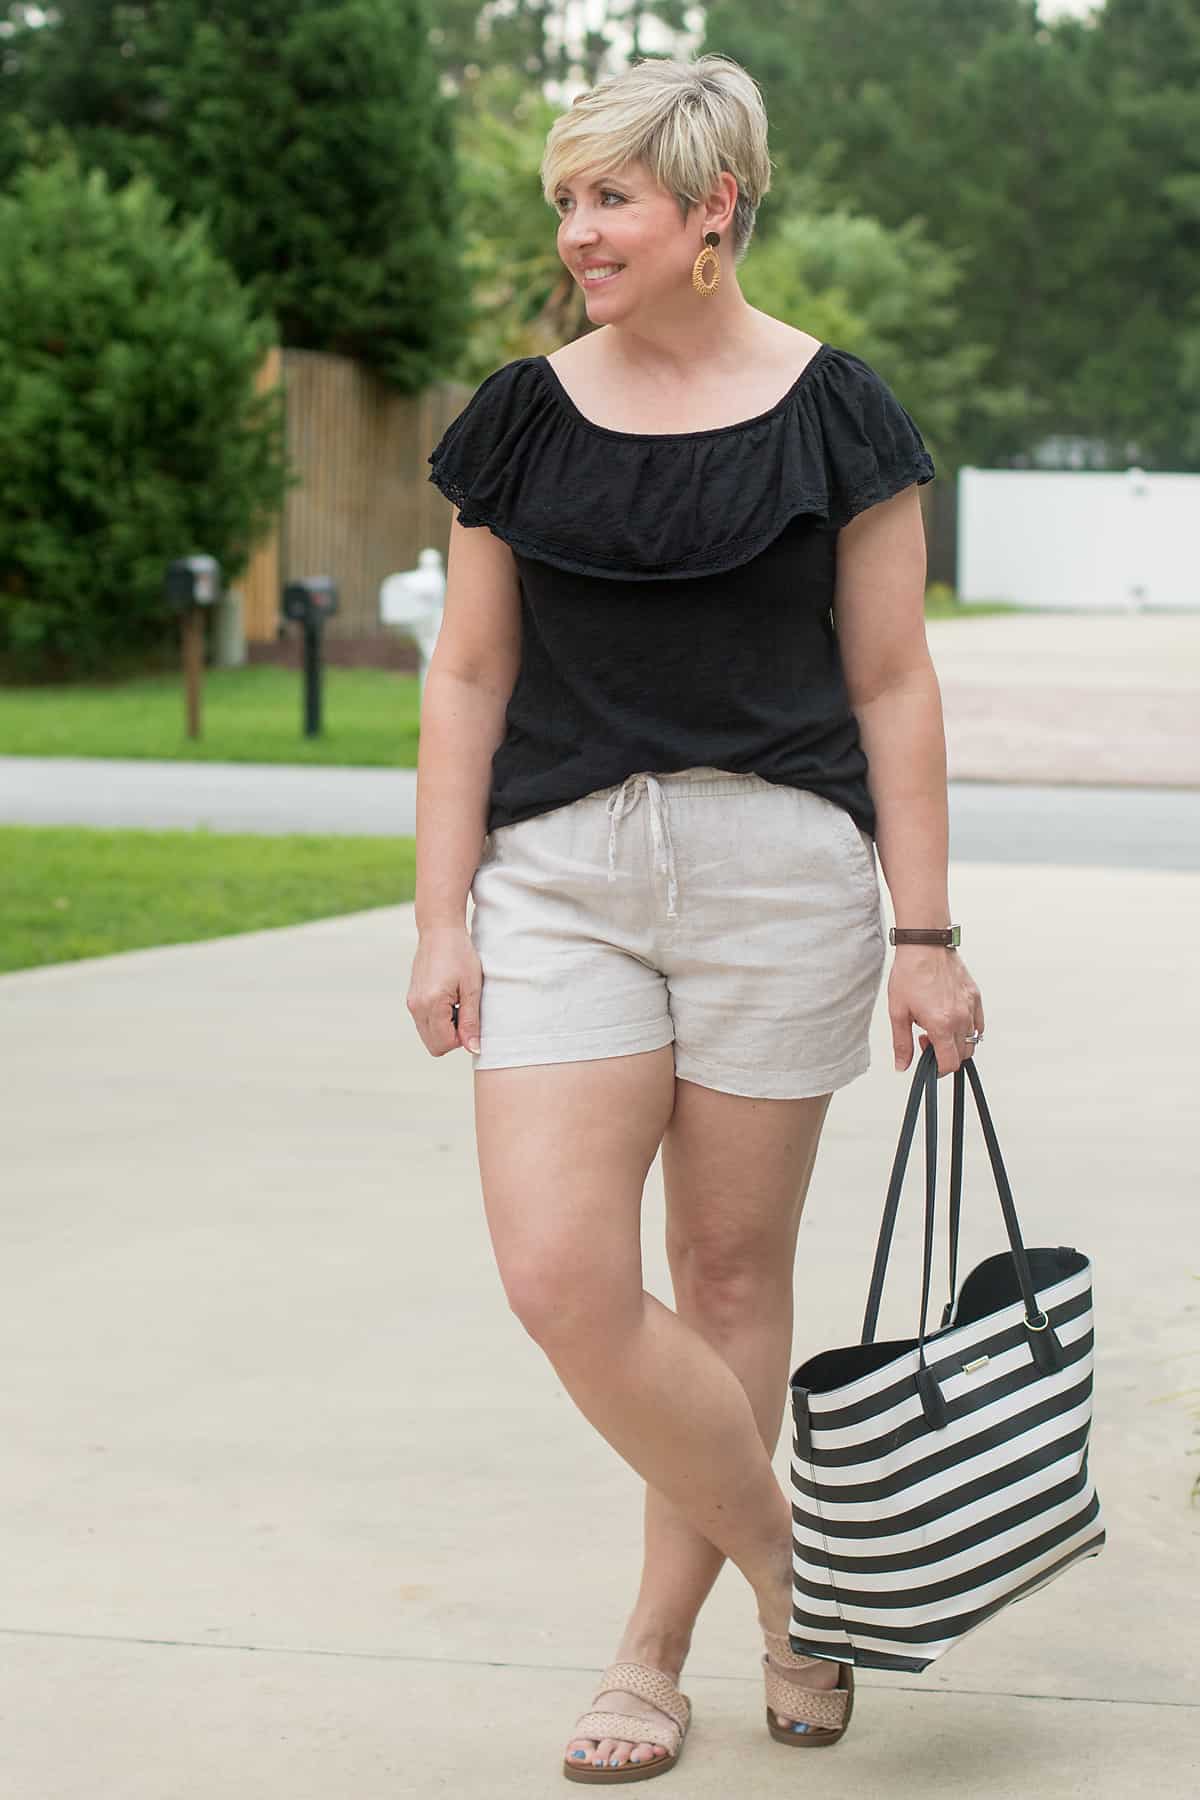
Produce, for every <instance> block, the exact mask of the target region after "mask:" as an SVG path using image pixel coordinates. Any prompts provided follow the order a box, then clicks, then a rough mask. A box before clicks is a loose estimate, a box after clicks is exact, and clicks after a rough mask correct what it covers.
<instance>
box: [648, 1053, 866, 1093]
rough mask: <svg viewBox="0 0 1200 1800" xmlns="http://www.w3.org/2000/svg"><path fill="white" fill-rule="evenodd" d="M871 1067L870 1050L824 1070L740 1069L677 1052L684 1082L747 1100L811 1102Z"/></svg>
mask: <svg viewBox="0 0 1200 1800" xmlns="http://www.w3.org/2000/svg"><path fill="white" fill-rule="evenodd" d="M870 1066H871V1052H870V1050H869V1049H863V1050H860V1051H856V1052H855V1054H854V1055H853V1056H846V1057H843V1058H842V1060H841V1062H839V1063H834V1064H833V1065H832V1066H831V1067H829V1068H825V1069H807V1070H799V1071H798V1070H796V1069H739V1068H733V1067H731V1066H730V1065H729V1064H727V1063H726V1064H717V1063H712V1062H705V1060H704V1059H703V1058H702V1057H698V1056H689V1055H686V1054H684V1055H682V1056H681V1055H680V1054H679V1053H678V1051H676V1056H675V1074H676V1077H677V1078H678V1079H679V1080H681V1081H695V1082H696V1083H698V1085H699V1086H701V1087H710V1088H715V1089H716V1090H717V1092H718V1093H721V1094H740V1095H742V1096H743V1097H744V1098H745V1099H747V1100H811V1099H814V1098H815V1097H816V1096H817V1095H818V1094H831V1093H833V1092H834V1091H835V1089H837V1088H840V1087H845V1086H846V1084H847V1083H848V1082H851V1081H855V1080H857V1078H858V1077H859V1076H860V1075H865V1074H866V1072H867V1070H868V1069H869V1068H870Z"/></svg>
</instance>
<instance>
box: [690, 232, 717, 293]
mask: <svg viewBox="0 0 1200 1800" xmlns="http://www.w3.org/2000/svg"><path fill="white" fill-rule="evenodd" d="M720 241H721V237H720V233H719V232H716V231H706V232H705V234H704V248H703V250H702V251H701V252H700V254H699V256H698V257H697V258H696V260H695V262H694V263H693V264H692V286H693V287H694V288H695V290H696V292H697V293H698V294H715V293H716V291H717V285H718V283H719V282H720V279H721V259H720V257H719V256H718V255H717V245H718V244H719V243H720ZM710 258H711V260H712V280H711V281H710V282H708V283H706V282H705V280H704V264H705V262H706V261H707V260H708V259H710Z"/></svg>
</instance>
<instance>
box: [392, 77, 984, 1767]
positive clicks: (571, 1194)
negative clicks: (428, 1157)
mask: <svg viewBox="0 0 1200 1800" xmlns="http://www.w3.org/2000/svg"><path fill="white" fill-rule="evenodd" d="M769 171H770V164H769V158H768V155H767V144H766V121H765V118H764V115H763V110H762V104H761V98H760V95H759V91H758V89H757V87H756V85H755V83H754V82H753V81H752V80H751V78H750V77H749V76H748V75H747V73H746V72H745V71H744V70H743V69H742V68H740V67H739V65H737V64H736V63H733V62H731V61H729V60H728V59H726V58H724V57H718V56H705V57H701V58H700V59H699V60H698V61H696V62H694V63H691V64H686V63H680V62H676V61H673V60H670V59H651V60H646V61H642V62H639V63H637V64H635V65H634V66H632V67H631V68H629V69H627V70H626V71H624V72H623V73H621V74H620V75H618V76H616V77H615V78H613V79H611V80H608V81H606V82H604V83H602V84H601V85H600V86H599V87H597V88H596V89H594V90H593V91H591V92H590V93H586V94H583V95H581V96H580V97H579V98H578V99H577V100H576V101H575V103H574V104H573V106H572V107H571V108H570V109H569V110H568V111H567V112H566V113H564V114H563V115H562V116H561V117H560V118H558V119H557V120H556V121H555V123H554V125H553V127H552V128H551V131H550V133H549V136H548V140H547V145H546V154H545V158H544V162H543V168H542V176H543V183H544V192H545V196H546V198H547V200H548V201H549V202H550V204H551V205H552V206H554V207H555V209H556V211H557V212H558V213H559V216H560V223H559V226H558V251H559V255H560V256H561V258H562V260H563V262H564V264H565V265H566V267H567V268H568V270H569V271H570V272H571V274H572V276H573V277H574V279H575V280H577V281H578V282H579V283H580V285H581V287H582V289H583V292H584V294H585V296H586V305H587V309H588V316H589V319H590V321H591V325H592V327H593V329H592V330H591V331H589V332H588V333H587V334H586V335H584V336H583V337H581V338H579V339H578V340H577V341H576V342H574V343H571V344H568V345H565V346H564V347H563V348H562V349H560V350H557V351H556V352H555V353H554V354H553V355H552V356H550V357H539V356H532V357H521V358H519V359H517V360H516V361H515V362H512V363H509V364H507V365H506V366H505V367H503V368H501V369H499V370H497V371H496V372H495V373H494V374H493V375H491V376H489V377H488V379H487V380H486V381H484V382H483V383H482V384H481V385H480V387H479V389H478V390H477V391H476V393H475V395H474V397H473V398H472V400H471V402H470V403H469V405H468V406H467V407H466V408H465V409H464V411H463V412H462V413H461V414H460V415H459V417H458V418H457V419H456V420H455V421H454V423H453V424H452V425H451V426H450V428H449V430H448V431H447V432H446V434H445V436H444V437H443V439H442V441H441V443H440V444H439V445H438V447H437V449H436V450H435V451H434V453H433V455H432V457H431V458H430V461H431V463H432V464H433V473H432V475H431V477H430V479H431V480H433V481H434V482H436V484H437V485H438V487H439V488H440V489H441V490H442V492H444V493H445V494H446V495H447V496H448V497H449V498H450V499H452V500H453V501H454V502H455V505H456V507H457V509H458V510H457V512H456V516H455V518H454V520H453V522H452V526H451V537H450V552H449V569H448V585H447V593H446V606H445V616H444V621H443V624H442V628H441V633H440V636H439V638H438V642H437V648H436V651H435V653H434V656H433V658H432V661H431V664H430V667H429V671H428V676H427V682H426V688H425V696H424V702H423V712H422V721H421V747H420V763H419V772H418V799H417V869H418V874H417V893H416V923H417V927H418V932H419V944H418V949H417V953H416V957H415V960H414V965H413V972H412V982H411V987H410V991H409V996H408V1006H409V1010H410V1012H411V1013H412V1016H413V1019H414V1021H415V1023H416V1026H417V1029H418V1030H419V1032H420V1034H421V1037H422V1039H423V1041H424V1043H425V1045H426V1047H427V1048H428V1050H429V1052H430V1054H431V1055H434V1056H442V1055H444V1054H445V1053H446V1052H447V1051H449V1050H453V1049H457V1048H466V1049H467V1050H468V1051H469V1052H470V1053H471V1054H472V1055H473V1057H474V1059H475V1061H474V1070H475V1075H474V1092H475V1122H476V1135H477V1142H478V1153H479V1166H480V1175H481V1182H482V1188H483V1197H484V1203H485V1208H486V1213H487V1219H488V1226H489V1230H490V1233H491V1237H492V1242H493V1245H494V1248H495V1253H496V1258H497V1263H498V1267H499V1272H500V1276H501V1279H502V1281H503V1285H504V1288H505V1292H506V1294H507V1297H508V1300H509V1303H510V1305H511V1306H512V1308H513V1310H514V1311H515V1312H516V1314H517V1316H518V1318H519V1319H520V1320H521V1322H522V1323H523V1325H524V1326H525V1328H526V1330H527V1331H528V1332H529V1333H530V1334H531V1335H532V1336H533V1337H534V1339H535V1340H536V1341H537V1342H538V1343H539V1344H540V1345H541V1346H542V1348H543V1349H544V1350H545V1352H546V1354H547V1355H548V1356H549V1358H550V1359H551V1361H552V1363H553V1365H554V1368H555V1370H556V1372H557V1374H558V1376H559V1377H560V1379H561V1380H562V1382H563V1384H564V1386H565V1387H566V1388H567V1390H568V1392H569V1393H570V1394H571V1396H572V1398H573V1399H574V1401H575V1402H576V1404H577V1405H578V1406H579V1407H580V1409H581V1410H582V1411H583V1413H584V1414H585V1416H586V1417H587V1418H588V1419H589V1420H590V1421H591V1423H592V1424H593V1425H594V1426H595V1427H596V1429H597V1430H598V1431H600V1432H601V1433H602V1434H603V1436H604V1437H605V1438H606V1439H607V1440H608V1442H609V1443H610V1444H611V1445H612V1446H613V1448H614V1449H615V1450H616V1451H617V1452H618V1453H619V1454H620V1455H621V1456H622V1457H624V1458H625V1460H626V1461H627V1462H628V1463H629V1464H630V1466H631V1467H632V1468H633V1469H634V1470H635V1471H636V1472H637V1474H639V1475H640V1476H642V1477H643V1479H644V1480H645V1483H646V1503H645V1551H644V1563H643V1569H642V1577H641V1585H640V1588H639V1591H638V1593H637V1597H636V1599H635V1601H634V1605H633V1610H632V1612H631V1614H630V1616H629V1620H628V1623H627V1625H626V1628H625V1632H624V1635H623V1637H622V1639H621V1642H620V1643H619V1644H618V1646H617V1650H616V1657H615V1661H614V1663H613V1664H611V1665H610V1666H609V1668H607V1669H606V1670H605V1671H604V1674H603V1675H602V1677H601V1681H600V1687H599V1689H598V1690H597V1692H596V1694H595V1696H594V1699H593V1705H592V1709H591V1710H589V1711H588V1712H586V1713H585V1714H584V1715H583V1716H582V1717H581V1718H580V1719H579V1720H578V1721H577V1722H576V1725H575V1731H574V1734H573V1736H572V1737H571V1739H570V1740H569V1742H568V1744H567V1747H566V1752H565V1757H564V1761H563V1772H564V1774H566V1775H567V1776H569V1777H570V1778H572V1779H575V1780H595V1781H615V1780H634V1779H643V1778H645V1777H646V1776H653V1775H657V1774H661V1773H664V1772H665V1771H666V1770H667V1769H669V1768H670V1767H671V1766H672V1765H673V1763H674V1761H675V1760H676V1759H677V1757H678V1753H679V1750H680V1746H681V1744H682V1740H683V1737H684V1735H685V1733H686V1730H687V1727H688V1724H689V1722H690V1716H691V1712H690V1704H689V1702H688V1701H687V1698H686V1696H684V1695H683V1694H681V1693H680V1691H679V1688H678V1685H677V1684H678V1681H679V1678H680V1673H681V1670H682V1668H683V1664H684V1661H685V1659H686V1656H687V1653H688V1646H689V1643H690V1640H691V1634H692V1628H693V1625H694V1623H695V1619H696V1616H697V1613H698V1612H699V1609H700V1606H701V1605H702V1603H703V1601H704V1599H705V1596H706V1595H707V1594H708V1592H709V1590H710V1588H711V1587H712V1585H713V1582H714V1580H715V1579H716V1576H717V1573H718V1571H719V1569H720V1567H721V1564H722V1562H723V1560H724V1558H725V1557H729V1558H731V1559H732V1561H733V1562H734V1563H735V1564H736V1566H737V1567H738V1568H739V1569H740V1570H741V1572H742V1574H744V1575H745V1577H746V1579H747V1581H748V1582H749V1583H750V1586H751V1589H752V1591H753V1595H754V1599H755V1602H756V1606H757V1614H758V1620H759V1623H760V1625H761V1627H762V1629H763V1632H764V1637H765V1643H766V1650H767V1654H766V1655H765V1656H764V1658H763V1668H764V1677H765V1682H766V1695H767V1724H768V1727H769V1728H770V1729H771V1733H772V1736H773V1737H776V1738H777V1739H778V1740H779V1741H780V1742H784V1743H789V1744H793V1745H805V1746H808V1747H812V1746H815V1745H823V1744H829V1743H833V1742H835V1741H836V1740H837V1738H838V1737H839V1736H840V1735H841V1732H842V1731H843V1730H844V1728H845V1724H846V1721H847V1718H848V1715H849V1702H850V1697H851V1693H852V1677H851V1673H850V1671H849V1669H848V1668H844V1667H842V1666H840V1665H838V1664H837V1663H834V1662H831V1661H828V1660H818V1659H809V1658H806V1657H799V1656H795V1655H793V1654H792V1652H791V1651H790V1649H789V1647H788V1643H787V1631H788V1626H789V1622H790V1619H791V1579H792V1545H791V1509H790V1505H789V1501H788V1499H787V1497H786V1496H785V1494H784V1492H783V1490H782V1489H781V1487H780V1485H779V1482H778V1481H777V1480H776V1477H775V1474H774V1472H773V1469H772V1461H771V1458H772V1452H773V1450H774V1447H775V1445H776V1443H777V1441H778V1437H779V1431H780V1426H781V1423H782V1416H783V1410H784V1403H785V1400H786V1397H787V1384H788V1377H789V1373H790V1366H791V1346H792V1272H793V1264H794V1256H795V1244H796V1231H797V1226H798V1223H799V1218H800V1211H801V1207H802V1206H803V1203H804V1197H805V1193H806V1190H807V1187H808V1182H809V1178H810V1176H811V1173H812V1168H813V1163H814V1159H815V1157H816V1152H817V1144H818V1140H819V1138H820V1133H821V1127H822V1124H823V1122H824V1118H825V1113H826V1109H827V1107H828V1105H829V1101H830V1097H831V1095H832V1093H833V1092H834V1091H835V1090H836V1089H837V1088H839V1087H842V1086H844V1085H845V1084H846V1083H847V1082H849V1081H851V1080H853V1079H854V1078H855V1077H856V1076H857V1075H860V1074H861V1073H862V1072H863V1071H864V1070H865V1069H866V1068H867V1066H868V1048H867V1041H868V1026H869V1021H870V1018H871V1014H872V1010H873V1007H874V1004H875V1001H876V998H877V995H878V991H879V986H880V982H881V977H882V965H883V961H884V956H885V951H884V944H883V935H882V930H881V926H880V894H879V882H878V875H877V872H876V862H875V857H876V850H878V856H879V862H880V864H881V866H882V868H883V872H884V875H885V877H886V880H887V883H888V887H889V890H890V893H891V899H892V903H893V908H894V912H895V918H896V923H897V926H898V927H900V928H901V930H902V931H908V930H910V929H911V930H914V931H915V932H916V933H917V935H918V936H921V935H922V934H924V935H925V937H926V938H933V939H934V940H935V941H933V942H928V941H925V942H919V943H913V942H904V941H901V943H900V944H899V946H898V948H897V951H896V955H895V958H894V960H893V963H892V967H891V972H890V975H889V979H888V1009H889V1013H890V1016H891V1021H892V1031H893V1038H894V1044H895V1060H896V1067H897V1068H899V1069H906V1068H907V1067H908V1065H909V1063H910V1061H911V1058H912V1055H913V1039H912V1033H913V1029H914V1027H916V1028H919V1031H920V1034H921V1035H920V1038H919V1041H920V1044H921V1047H922V1048H924V1047H925V1045H926V1043H927V1042H929V1041H930V1040H932V1042H933V1044H934V1046H935V1049H936V1052H937V1057H938V1069H939V1073H940V1074H946V1073H948V1072H950V1071H951V1070H953V1069H955V1068H957V1067H958V1064H959V1061H960V1059H961V1058H962V1057H964V1056H967V1055H970V1054H971V1052H972V1049H973V1045H974V1042H975V1041H976V1040H977V1038H978V1036H979V1034H980V1033H981V1031H982V1029H983V1011H982V1007H981V1003H980V997H979V993H978V990H977V988H976V986H975V984H974V983H973V981H972V980H971V978H970V976H969V974H968V973H967V970H966V968H965V966H964V965H963V963H962V961H961V959H960V957H959V956H958V955H957V953H956V951H955V950H954V949H953V948H952V947H947V946H946V944H945V943H944V942H943V941H942V940H944V939H945V938H946V937H948V936H949V935H950V934H949V931H948V929H947V928H949V926H950V912H949V906H948V896H947V808H946V763H945V741H944V735H943V728H942V716H941V704H940V696H939V692H938V686H937V681H936V678H935V675H934V671H933V668H932V665H931V663H930V659H929V654H928V650H927V647H926V643H925V632H924V613H923V595H924V584H925V547H924V532H923V525H922V519H921V511H920V505H919V500H918V494H917V487H918V485H919V484H920V483H922V482H926V481H929V480H930V479H931V478H932V476H933V464H932V462H931V461H930V459H929V455H928V453H927V451H926V450H925V447H924V445H923V443H922V441H921V437H920V434H919V432H918V431H917V428H916V426H915V424H914V423H913V421H912V420H911V419H910V418H909V416H908V414H907V413H906V412H905V411H904V409H903V408H902V407H901V406H900V404H899V402H898V401H897V400H896V399H895V397H894V396H893V395H892V394H891V392H890V390H889V389H888V388H887V386H886V384H885V383H884V382H883V381H882V380H881V378H880V377H879V376H878V375H876V374H875V373H874V371H873V370H871V369H870V368H869V367H868V365H867V364H866V363H865V362H863V361H861V359H859V358H858V357H856V356H854V355H853V354H852V353H851V352H849V351H844V350H840V349H837V348H835V347H834V346H832V345H830V344H824V343H821V342H819V341H818V340H817V339H815V338H813V337H811V336H810V335H809V334H808V333H806V332H803V331H799V330H795V329H793V328H792V327H791V326H790V325H787V324H785V323H783V322H782V321H780V320H777V319H774V318H772V317H770V316H769V315H767V314H765V313H762V312H759V311H757V310H756V309H755V308H754V307H751V306H749V305H748V304H747V303H746V301H745V300H744V298H743V296H742V294H741V292H740V291H739V288H738V284H737V279H736V275H735V274H734V271H733V269H732V268H731V267H730V262H731V260H732V261H733V262H734V263H736V262H737V260H738V259H739V258H740V257H741V256H742V255H743V254H744V252H745V250H746V247H747V244H748V242H749V239H750V233H751V230H752V227H753V222H754V216H755V209H756V207H757V204H758V201H759V199H760V198H761V196H762V195H763V194H764V193H765V192H766V191H767V187H768V184H769ZM481 527H487V528H488V529H481ZM468 891H470V893H471V894H472V896H473V899H474V913H473V916H472V921H471V925H470V928H469V930H468V927H467V925H466V923H465V914H466V896H467V893H468ZM660 1146H661V1149H662V1167H663V1179H664V1185H665V1191H666V1202H667V1216H668V1226H667V1248H668V1255H669V1262H670V1267H671V1272H672V1279H673V1286H674V1294H675V1300H676V1308H677V1310H676V1311H674V1312H672V1311H671V1310H670V1309H669V1308H667V1307H665V1306H663V1305H662V1304H661V1303H660V1302H659V1301H658V1300H657V1299H655V1298H654V1297H653V1296H652V1295H650V1294H648V1293H646V1292H645V1290H644V1289H643V1286H642V1275H641V1259H640V1204H641V1195H642V1187H643V1183H644V1180H645V1177H646V1174H647V1171H648V1170H649V1168H650V1166H651V1164H652V1162H653V1160H654V1157H655V1155H656V1153H657V1152H658V1150H659V1148H660ZM681 1396H686V1399H687V1404H686V1405H681V1404H680V1397H681Z"/></svg>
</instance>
